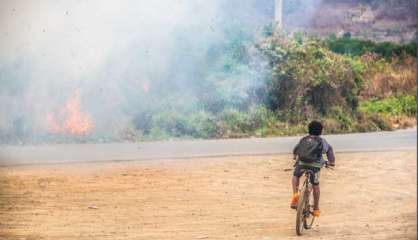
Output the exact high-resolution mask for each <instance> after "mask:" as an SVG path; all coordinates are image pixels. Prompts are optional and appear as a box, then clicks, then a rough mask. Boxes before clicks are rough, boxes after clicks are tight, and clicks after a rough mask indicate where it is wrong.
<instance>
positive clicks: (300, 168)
mask: <svg viewBox="0 0 418 240" xmlns="http://www.w3.org/2000/svg"><path fill="white" fill-rule="evenodd" d="M305 169H309V170H311V171H313V172H314V174H313V175H311V179H310V181H311V183H312V185H319V175H320V172H321V169H320V168H315V167H305V166H300V165H299V164H298V163H296V164H295V169H294V171H293V176H295V177H299V178H300V177H301V176H302V175H303V173H304V172H305V171H304V170H305Z"/></svg>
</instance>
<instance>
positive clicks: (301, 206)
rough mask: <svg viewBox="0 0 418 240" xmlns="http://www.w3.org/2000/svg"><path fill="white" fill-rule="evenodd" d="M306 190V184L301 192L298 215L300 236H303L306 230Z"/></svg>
mask: <svg viewBox="0 0 418 240" xmlns="http://www.w3.org/2000/svg"><path fill="white" fill-rule="evenodd" d="M305 190H306V184H304V185H303V187H302V191H301V192H300V199H299V202H298V208H297V213H296V234H297V235H298V236H300V235H302V232H303V229H304V214H303V212H304V209H305V204H306V201H305V198H306V196H305Z"/></svg>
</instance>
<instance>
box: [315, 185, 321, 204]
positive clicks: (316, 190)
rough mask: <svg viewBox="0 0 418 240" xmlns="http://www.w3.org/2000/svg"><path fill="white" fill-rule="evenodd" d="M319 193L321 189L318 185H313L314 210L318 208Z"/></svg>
mask: <svg viewBox="0 0 418 240" xmlns="http://www.w3.org/2000/svg"><path fill="white" fill-rule="evenodd" d="M320 195H321V191H320V189H319V184H318V185H313V197H314V210H319V196H320Z"/></svg>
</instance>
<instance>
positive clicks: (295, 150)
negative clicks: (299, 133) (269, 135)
mask: <svg viewBox="0 0 418 240" xmlns="http://www.w3.org/2000/svg"><path fill="white" fill-rule="evenodd" d="M299 144H300V142H299V143H298V144H296V146H295V148H293V159H296V156H297V155H298V154H297V152H298V147H299Z"/></svg>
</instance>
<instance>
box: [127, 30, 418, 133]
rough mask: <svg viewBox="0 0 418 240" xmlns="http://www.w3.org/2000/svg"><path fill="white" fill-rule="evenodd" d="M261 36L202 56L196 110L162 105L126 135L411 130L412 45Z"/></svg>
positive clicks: (242, 37) (234, 40) (239, 38)
mask: <svg viewBox="0 0 418 240" xmlns="http://www.w3.org/2000/svg"><path fill="white" fill-rule="evenodd" d="M264 33H265V36H264V37H263V38H262V39H257V40H254V38H251V37H250V35H246V34H243V33H242V32H241V33H240V34H234V35H231V39H230V40H229V41H227V42H226V43H225V46H223V47H224V51H221V52H218V53H210V55H208V57H210V58H211V60H212V61H211V63H210V64H211V65H210V66H205V68H203V69H205V70H204V71H203V72H202V77H203V78H202V79H201V81H200V82H199V86H200V88H201V94H199V96H197V98H198V101H197V103H198V106H189V108H187V107H186V108H184V105H182V107H176V106H175V103H174V101H172V102H171V101H168V102H166V103H165V105H164V106H165V107H164V108H159V110H155V111H148V112H147V113H142V114H139V115H138V118H137V119H136V122H135V127H134V129H133V130H132V131H133V132H135V134H133V136H131V137H133V138H138V139H166V138H173V137H174V138H176V137H190V138H231V137H233V138H236V137H249V136H259V137H261V136H281V135H294V134H301V133H305V132H306V125H307V123H308V122H309V121H311V120H313V119H318V120H321V121H322V122H323V123H324V125H325V131H326V132H327V133H348V132H364V131H379V130H392V129H396V128H403V127H410V126H413V125H415V115H416V104H415V102H416V96H415V93H416V82H415V76H416V57H415V55H416V49H415V47H414V46H415V43H411V44H404V45H401V44H394V43H375V42H372V41H363V40H359V39H355V38H351V37H350V36H344V37H343V38H337V37H335V36H331V37H329V38H327V39H325V40H319V39H314V38H306V37H303V35H301V34H295V36H294V37H288V36H285V35H281V34H278V33H275V34H273V32H272V31H268V29H267V30H265V31H264ZM262 63H263V64H262ZM250 76H251V78H252V79H254V78H255V79H256V82H255V83H252V85H251V87H248V86H243V84H242V83H243V81H237V79H241V78H249V77H250ZM241 80H242V79H241ZM244 82H245V81H244ZM179 99H180V101H182V103H183V104H184V103H187V101H188V100H187V98H181V97H180V98H179ZM182 99H183V100H182ZM177 101H178V99H177ZM186 105H187V104H186ZM152 106H153V108H155V105H152Z"/></svg>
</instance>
